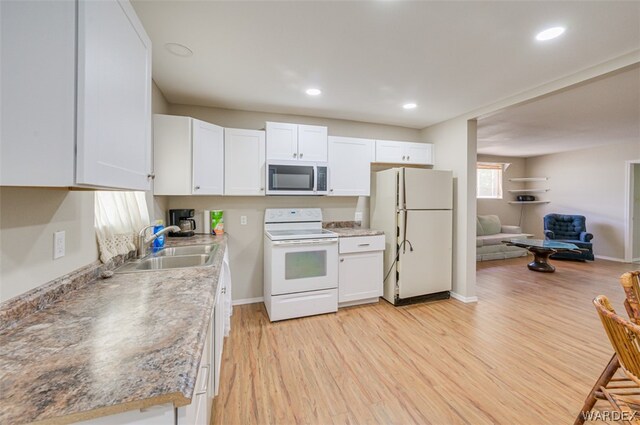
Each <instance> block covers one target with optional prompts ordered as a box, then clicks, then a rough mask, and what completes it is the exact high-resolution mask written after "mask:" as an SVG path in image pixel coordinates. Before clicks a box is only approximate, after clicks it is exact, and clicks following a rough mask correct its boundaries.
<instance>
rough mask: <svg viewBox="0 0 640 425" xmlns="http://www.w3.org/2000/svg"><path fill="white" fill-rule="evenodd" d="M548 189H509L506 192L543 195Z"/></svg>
mask: <svg viewBox="0 0 640 425" xmlns="http://www.w3.org/2000/svg"><path fill="white" fill-rule="evenodd" d="M548 191H549V189H511V190H508V191H507V192H509V193H544V192H548Z"/></svg>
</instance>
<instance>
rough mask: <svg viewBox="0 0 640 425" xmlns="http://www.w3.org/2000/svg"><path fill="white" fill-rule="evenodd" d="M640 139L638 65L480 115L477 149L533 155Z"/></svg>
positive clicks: (485, 151)
mask: <svg viewBox="0 0 640 425" xmlns="http://www.w3.org/2000/svg"><path fill="white" fill-rule="evenodd" d="M628 142H636V143H638V153H639V154H640V66H634V67H631V68H629V69H626V70H621V71H618V72H614V73H612V74H609V75H606V76H602V77H599V78H596V79H594V80H592V81H589V82H586V83H583V84H579V85H577V86H574V87H570V88H567V89H565V90H562V91H560V92H557V93H553V94H551V95H548V96H545V97H542V98H540V99H536V100H533V101H531V102H528V103H525V104H522V105H517V106H513V107H510V108H507V109H505V110H502V111H499V112H497V113H495V114H493V115H491V116H489V117H487V118H484V119H480V120H478V153H480V154H490V155H502V156H520V157H531V156H538V155H544V154H550V153H556V152H566V151H572V150H577V149H585V148H590V147H596V146H604V145H610V144H616V143H628Z"/></svg>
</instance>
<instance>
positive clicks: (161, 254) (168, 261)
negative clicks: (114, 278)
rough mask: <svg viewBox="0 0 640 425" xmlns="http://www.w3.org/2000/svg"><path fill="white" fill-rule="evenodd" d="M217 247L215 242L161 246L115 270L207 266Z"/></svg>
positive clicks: (210, 262) (138, 270) (137, 270)
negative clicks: (157, 249) (161, 247)
mask: <svg viewBox="0 0 640 425" xmlns="http://www.w3.org/2000/svg"><path fill="white" fill-rule="evenodd" d="M217 249H218V245H216V244H210V245H190V246H176V247H170V248H163V249H161V250H159V251H157V252H154V253H151V254H149V255H147V256H146V257H143V258H141V259H138V260H131V261H129V262H127V263H125V264H124V265H122V266H121V267H119V268H118V269H116V270H115V272H116V273H131V272H144V271H153V270H167V269H182V268H187V267H202V266H209V265H211V264H212V263H213V258H214V256H215V253H216V250H217Z"/></svg>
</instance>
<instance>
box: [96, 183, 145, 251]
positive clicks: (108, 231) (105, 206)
mask: <svg viewBox="0 0 640 425" xmlns="http://www.w3.org/2000/svg"><path fill="white" fill-rule="evenodd" d="M95 210H96V211H95V212H96V218H95V227H96V235H97V237H98V247H99V249H100V260H102V262H103V263H106V262H108V261H109V260H111V259H112V258H113V257H115V256H116V255H122V254H127V253H128V252H129V251H131V250H134V249H136V246H135V237H136V236H137V234H138V232H139V231H140V229H142V228H143V227H144V226H147V225H148V224H149V211H148V210H147V202H146V199H145V194H144V192H106V191H96V192H95Z"/></svg>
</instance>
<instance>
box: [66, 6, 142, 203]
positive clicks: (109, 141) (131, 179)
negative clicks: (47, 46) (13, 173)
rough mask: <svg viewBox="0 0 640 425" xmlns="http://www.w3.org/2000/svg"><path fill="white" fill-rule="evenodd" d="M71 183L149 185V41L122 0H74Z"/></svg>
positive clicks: (129, 187)
mask: <svg viewBox="0 0 640 425" xmlns="http://www.w3.org/2000/svg"><path fill="white" fill-rule="evenodd" d="M77 96H78V102H77V108H78V111H77V115H78V116H77V158H76V183H78V184H86V185H95V186H107V187H112V188H122V189H135V190H148V189H149V188H150V186H151V184H150V179H149V174H150V173H151V41H150V40H149V37H147V34H146V33H145V31H144V28H143V27H142V24H141V23H140V21H139V20H138V17H137V16H136V14H135V12H134V10H133V8H132V7H131V4H130V3H129V2H128V1H125V0H118V1H116V0H110V1H80V2H79V3H78V93H77Z"/></svg>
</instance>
